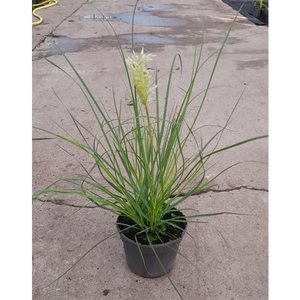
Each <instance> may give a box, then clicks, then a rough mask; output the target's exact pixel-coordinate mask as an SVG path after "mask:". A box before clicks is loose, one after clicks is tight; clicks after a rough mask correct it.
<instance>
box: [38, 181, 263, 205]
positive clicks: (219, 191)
mask: <svg viewBox="0 0 300 300" xmlns="http://www.w3.org/2000/svg"><path fill="white" fill-rule="evenodd" d="M242 189H245V190H250V191H259V192H267V193H268V192H269V190H268V189H264V188H256V187H251V186H246V185H242V186H238V187H232V188H227V189H209V190H205V191H201V192H198V193H195V194H193V195H192V196H197V195H201V194H207V193H210V192H213V193H227V192H233V191H239V190H242ZM185 195H186V194H183V193H182V194H180V195H177V197H182V196H185ZM174 197H175V195H172V196H171V197H170V198H174ZM39 201H40V202H43V203H46V202H50V203H51V204H54V205H63V206H69V207H75V208H98V207H99V206H97V205H76V204H70V203H68V202H66V201H65V200H62V199H48V200H41V199H39Z"/></svg>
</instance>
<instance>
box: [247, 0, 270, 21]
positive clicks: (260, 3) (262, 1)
mask: <svg viewBox="0 0 300 300" xmlns="http://www.w3.org/2000/svg"><path fill="white" fill-rule="evenodd" d="M268 8H269V0H255V1H253V2H252V6H251V11H250V14H251V15H252V16H253V17H255V18H259V17H260V16H261V14H262V13H264V14H265V13H266V11H267V10H268Z"/></svg>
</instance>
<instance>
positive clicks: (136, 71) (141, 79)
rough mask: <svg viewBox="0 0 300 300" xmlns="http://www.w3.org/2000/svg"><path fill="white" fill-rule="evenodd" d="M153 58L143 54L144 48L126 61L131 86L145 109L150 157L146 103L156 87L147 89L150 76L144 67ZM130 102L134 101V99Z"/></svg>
mask: <svg viewBox="0 0 300 300" xmlns="http://www.w3.org/2000/svg"><path fill="white" fill-rule="evenodd" d="M153 57H154V55H153V54H147V55H146V54H144V48H142V51H141V54H140V55H139V56H138V55H137V54H136V53H135V52H134V51H133V53H132V57H131V58H130V57H129V58H127V59H126V65H127V67H128V68H129V70H130V72H131V76H132V79H133V84H134V86H135V89H136V92H137V95H138V97H139V98H140V101H141V103H142V104H143V105H144V107H145V112H146V116H147V123H148V133H149V144H150V149H149V150H150V151H149V153H150V156H151V153H152V148H153V136H152V130H151V122H150V115H149V110H148V105H147V103H148V99H149V95H150V94H151V93H152V92H153V91H154V89H155V88H156V86H155V87H152V88H150V87H149V79H150V75H149V72H148V70H147V69H146V67H145V63H146V62H148V61H150V60H152V58H153ZM132 100H133V101H134V100H135V99H132Z"/></svg>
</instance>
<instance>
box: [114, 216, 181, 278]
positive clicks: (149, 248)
mask: <svg viewBox="0 0 300 300" xmlns="http://www.w3.org/2000/svg"><path fill="white" fill-rule="evenodd" d="M119 218H120V217H118V220H119ZM118 220H117V223H118ZM117 228H118V230H119V231H120V228H119V226H118V225H117ZM183 234H184V231H183V233H182V236H183ZM120 236H121V240H122V242H123V245H124V250H125V255H126V262H127V265H128V267H129V268H130V270H131V271H132V272H133V273H135V274H137V275H139V276H142V277H147V278H156V277H160V276H163V275H166V274H167V273H169V272H170V271H171V270H172V268H173V267H174V264H175V259H176V255H177V252H178V248H179V244H180V242H181V239H182V236H181V237H180V238H178V239H176V240H172V241H170V242H167V243H164V244H153V245H142V244H137V243H136V242H135V241H134V240H132V239H130V238H128V237H127V236H125V235H124V234H123V233H120Z"/></svg>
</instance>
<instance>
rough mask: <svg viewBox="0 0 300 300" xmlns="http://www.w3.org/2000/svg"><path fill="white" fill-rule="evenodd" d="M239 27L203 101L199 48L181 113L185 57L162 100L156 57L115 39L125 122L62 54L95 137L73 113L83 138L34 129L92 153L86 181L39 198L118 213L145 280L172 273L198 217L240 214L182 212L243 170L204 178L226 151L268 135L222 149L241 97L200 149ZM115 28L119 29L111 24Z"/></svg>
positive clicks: (135, 267) (134, 266)
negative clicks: (177, 89) (178, 86)
mask: <svg viewBox="0 0 300 300" xmlns="http://www.w3.org/2000/svg"><path fill="white" fill-rule="evenodd" d="M135 8H136V6H135ZM234 21H235V20H234ZM234 21H233V22H232V24H231V26H230V28H229V30H228V33H227V35H226V37H225V39H224V42H223V44H222V46H221V48H220V49H219V50H218V51H217V52H216V53H214V54H215V55H216V58H215V62H214V65H213V68H212V72H211V76H210V78H209V81H208V83H207V86H206V88H205V90H204V91H203V93H202V94H200V95H194V94H193V88H194V85H195V84H196V79H197V75H198V74H199V72H200V70H201V67H202V65H203V62H202V60H201V53H202V47H203V35H202V37H201V41H200V44H199V45H198V46H196V49H195V57H194V62H193V67H192V70H191V77H190V82H189V85H188V86H187V87H186V89H185V90H184V91H183V92H184V96H183V98H182V100H181V102H180V103H179V105H178V106H176V107H174V105H173V104H172V103H171V102H170V90H171V87H172V85H171V83H172V74H173V71H174V66H175V61H176V60H178V61H179V62H180V64H182V60H181V57H180V56H179V55H177V56H175V57H174V58H173V60H172V63H171V67H170V72H169V77H168V80H167V87H166V93H165V94H164V96H161V94H160V92H159V90H160V83H159V77H158V73H157V72H155V74H154V76H153V77H152V78H153V82H152V84H151V76H150V73H149V71H148V69H147V67H146V64H147V63H150V61H151V60H153V58H154V56H153V55H152V54H145V53H144V50H143V49H142V50H141V53H140V54H136V53H135V52H134V51H132V53H131V55H129V56H127V55H126V54H125V51H124V50H123V49H122V46H121V44H120V42H119V40H118V36H117V34H115V36H116V39H117V41H118V43H119V50H120V56H121V61H122V63H123V65H124V74H126V78H127V83H128V92H129V95H130V98H131V104H132V105H131V107H132V117H129V118H125V119H124V118H123V117H122V111H121V109H120V108H119V103H118V101H117V99H116V98H115V97H114V95H113V101H114V104H115V115H114V116H110V114H109V113H108V112H107V111H106V110H105V107H104V106H102V105H101V103H99V102H98V101H97V100H96V99H95V97H94V96H93V94H92V92H91V91H90V90H89V88H88V86H87V85H86V83H85V81H84V80H83V78H82V77H81V75H80V74H79V73H78V72H77V70H76V69H75V67H74V66H73V65H72V63H71V62H70V61H69V59H68V58H67V57H66V55H65V54H64V53H62V55H63V57H64V59H65V61H66V63H67V64H68V66H69V67H70V68H71V69H72V71H73V72H74V74H75V75H76V78H77V79H78V82H77V81H75V82H76V84H77V85H78V86H79V87H80V89H81V90H82V92H83V96H84V97H85V99H86V101H87V104H88V106H89V108H90V109H91V113H92V116H93V118H94V120H95V123H96V124H97V131H96V132H92V131H90V130H89V129H88V127H87V126H85V125H84V124H82V123H81V122H80V121H79V120H78V119H76V118H75V116H73V115H72V113H71V112H69V114H70V117H71V120H72V122H73V124H74V129H75V130H76V131H77V133H78V134H79V137H80V138H75V135H73V133H71V132H68V131H67V130H66V129H64V128H63V127H62V126H61V125H60V124H59V123H57V122H55V121H54V120H52V119H50V120H52V122H53V124H54V125H56V127H57V129H58V131H57V132H53V131H50V130H47V129H45V128H39V127H36V126H33V128H34V129H35V130H36V131H37V132H39V133H40V134H42V137H40V136H38V137H36V138H34V139H36V140H49V139H53V138H54V139H58V140H61V141H63V142H66V143H67V144H70V145H72V146H74V147H76V148H77V149H79V150H81V151H82V152H83V153H85V154H87V155H88V156H89V157H90V159H91V161H92V165H91V167H89V168H88V167H87V166H86V164H85V163H83V162H80V161H79V165H80V166H81V167H82V170H83V174H82V175H77V176H74V177H72V178H64V179H59V180H57V181H55V182H54V183H52V184H50V185H49V186H48V187H46V188H45V189H42V190H39V191H36V192H35V193H34V195H33V199H34V200H37V199H45V198H44V197H50V196H52V195H53V194H54V195H55V194H57V193H60V194H70V195H79V196H82V197H83V198H85V199H88V200H89V201H91V202H92V203H94V204H95V205H96V206H98V207H99V208H102V209H105V210H108V211H110V212H111V213H113V214H115V215H116V226H117V231H118V232H119V234H120V236H121V239H122V241H123V243H124V249H125V253H126V259H127V263H128V266H129V267H130V269H131V270H132V271H133V272H135V273H136V274H138V275H140V276H143V277H158V276H162V275H167V276H169V275H168V272H169V271H170V270H171V269H172V267H173V265H174V260H175V258H176V254H177V252H178V247H179V244H180V241H181V239H182V237H183V235H184V233H185V232H186V229H187V223H189V222H199V223H201V222H200V221H197V219H198V218H202V217H210V216H217V215H221V214H235V213H234V212H216V213H211V214H199V213H195V214H187V213H186V212H190V211H189V207H186V210H185V209H180V208H179V206H184V204H185V202H186V200H187V199H188V198H189V197H190V196H192V195H195V194H199V193H201V192H203V191H206V190H209V189H210V188H211V187H212V186H214V180H215V179H216V178H217V177H219V176H220V175H222V174H223V173H224V172H225V171H226V170H228V169H230V168H232V167H233V166H235V165H237V164H239V162H237V163H236V164H234V165H230V166H228V167H227V168H226V169H224V170H222V171H221V172H219V173H218V174H217V175H214V176H213V177H212V178H210V179H207V177H206V173H207V171H208V170H209V169H210V167H211V165H210V162H211V160H212V158H213V157H215V156H216V155H217V154H220V153H222V152H224V151H226V150H228V149H231V148H234V147H238V146H240V145H242V144H246V143H248V142H252V141H255V140H258V139H262V138H266V137H267V135H263V136H257V137H250V138H248V139H246V140H242V141H239V142H237V143H233V144H231V145H228V146H223V147H220V146H219V144H220V143H219V142H220V140H221V138H222V136H223V134H225V131H226V129H227V127H228V124H229V122H230V120H231V117H232V115H233V113H234V111H235V109H236V107H237V105H238V103H239V99H238V100H237V102H236V104H235V105H234V107H233V108H232V111H231V113H230V115H229V116H228V119H227V121H226V122H225V124H223V126H221V127H219V126H216V127H214V128H216V129H215V131H214V133H212V135H211V136H210V137H209V138H208V139H207V140H206V141H204V142H203V143H200V141H198V140H197V139H196V138H195V135H194V133H195V131H196V130H197V129H198V127H197V126H198V123H197V121H199V120H198V119H199V116H200V115H201V112H202V109H203V106H204V104H205V101H206V99H207V95H208V92H209V90H210V88H211V81H212V78H213V75H214V72H215V69H216V66H217V64H218V61H219V59H220V56H221V53H222V50H223V48H224V46H225V44H226V40H227V38H228V36H229V33H230V31H231V29H232V26H233V24H234ZM108 24H109V26H111V24H110V23H108ZM111 29H112V30H114V29H113V27H112V26H111ZM45 59H46V60H47V61H49V63H50V64H52V65H53V66H54V67H57V68H59V69H60V70H63V69H62V67H60V66H58V65H57V64H55V63H54V62H53V61H51V60H49V59H48V58H45ZM204 63H205V62H204ZM64 72H65V71H64ZM65 73H66V74H68V73H67V72H65ZM68 76H71V75H69V74H68ZM151 97H153V98H154V99H155V105H154V107H151V108H150V107H149V99H150V98H151ZM195 101H199V102H198V103H197V106H196V107H197V108H196V110H194V111H193V112H194V118H193V119H192V120H191V122H187V118H186V117H187V114H188V112H189V109H190V108H191V106H192V105H193V104H194V103H195ZM203 128H204V127H203ZM191 140H192V141H193V142H194V144H195V145H196V148H197V151H196V152H195V153H194V154H193V155H191V156H190V157H188V158H187V157H186V153H185V147H186V146H187V145H189V143H190V141H191ZM46 199H47V198H46ZM78 261H80V260H78ZM78 261H77V262H78ZM73 266H74V265H73ZM73 266H72V267H73ZM67 271H68V270H67ZM64 274H65V273H64ZM64 274H63V275H64ZM59 278H60V277H59Z"/></svg>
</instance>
